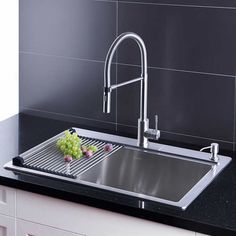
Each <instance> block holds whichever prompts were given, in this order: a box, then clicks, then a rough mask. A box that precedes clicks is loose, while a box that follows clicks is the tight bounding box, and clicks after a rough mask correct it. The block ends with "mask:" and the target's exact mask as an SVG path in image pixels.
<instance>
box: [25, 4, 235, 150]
mask: <svg viewBox="0 0 236 236" xmlns="http://www.w3.org/2000/svg"><path fill="white" fill-rule="evenodd" d="M235 28H236V3H235V1H234V0H227V1H220V0H205V1H203V0H191V1H187V0H34V1H32V0H20V111H21V112H26V113H31V114H38V115H42V116H46V117H50V118H56V119H63V120H67V121H72V122H76V123H78V125H79V124H86V125H88V126H91V127H95V128H99V127H102V128H105V129H108V130H113V131H117V132H118V133H121V134H127V135H131V136H134V135H135V134H136V132H137V130H136V126H137V119H138V116H139V91H140V89H139V84H138V83H137V84H133V85H131V86H127V87H122V88H120V89H118V90H117V92H114V93H113V94H112V109H111V114H103V113H102V94H103V88H102V86H103V66H104V60H105V57H106V53H107V51H108V49H109V46H110V45H111V43H112V42H113V40H114V39H115V38H116V37H117V36H118V34H120V33H122V32H126V31H133V32H136V33H138V34H139V35H140V36H141V37H142V38H143V39H144V41H145V43H146V46H147V50H148V65H149V69H148V73H149V87H148V89H149V93H148V116H149V119H150V125H151V126H152V125H153V123H154V118H153V117H154V115H155V114H158V115H159V121H160V122H159V128H160V130H161V132H162V140H163V141H165V140H167V141H168V140H169V141H176V142H181V143H186V144H187V143H189V144H193V145H196V146H202V145H207V144H209V143H211V142H213V141H214V142H219V143H220V145H221V147H222V148H224V149H227V150H230V151H232V150H234V149H235V148H234V147H236V139H235V131H236V130H235V125H236V121H235V110H236V109H235V108H236V105H235V93H236V87H235V73H236V43H235V42H236V31H235ZM113 62H114V63H113V67H112V83H116V82H122V81H125V80H129V79H131V78H134V77H135V76H139V74H140V67H139V62H140V55H139V50H138V48H137V46H136V45H135V44H134V43H133V42H132V41H130V40H127V41H126V42H123V44H122V45H121V46H120V48H119V50H118V53H117V56H116V57H115V59H114V60H113ZM162 140H160V142H162Z"/></svg>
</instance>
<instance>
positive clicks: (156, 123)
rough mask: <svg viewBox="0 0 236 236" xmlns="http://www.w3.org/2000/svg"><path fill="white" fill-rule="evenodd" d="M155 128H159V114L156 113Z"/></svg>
mask: <svg viewBox="0 0 236 236" xmlns="http://www.w3.org/2000/svg"><path fill="white" fill-rule="evenodd" d="M155 130H156V132H157V130H158V115H155Z"/></svg>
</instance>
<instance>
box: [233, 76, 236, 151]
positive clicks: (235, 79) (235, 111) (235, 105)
mask: <svg viewBox="0 0 236 236" xmlns="http://www.w3.org/2000/svg"><path fill="white" fill-rule="evenodd" d="M235 119H236V76H235V77H234V119H233V122H234V123H233V129H234V130H233V152H235V141H236V140H235V135H236V134H235V132H236V131H235V128H236V127H235V125H236V124H235V123H236V121H235Z"/></svg>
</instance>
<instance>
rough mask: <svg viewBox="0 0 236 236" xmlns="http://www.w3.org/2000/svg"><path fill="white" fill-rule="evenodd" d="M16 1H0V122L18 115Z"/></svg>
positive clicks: (17, 14)
mask: <svg viewBox="0 0 236 236" xmlns="http://www.w3.org/2000/svg"><path fill="white" fill-rule="evenodd" d="M18 12H19V11H18V0H0V121H1V120H3V119H6V118H7V117H9V116H12V115H14V114H16V113H18V100H19V99H18V84H19V82H18V81H19V79H18V77H19V76H18V51H19V50H18V41H19V40H18V38H19V36H18V35H19V33H18V32H19V30H18V21H19V20H18V16H19V13H18Z"/></svg>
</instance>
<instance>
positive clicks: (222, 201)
mask: <svg viewBox="0 0 236 236" xmlns="http://www.w3.org/2000/svg"><path fill="white" fill-rule="evenodd" d="M72 126H76V127H80V128H88V127H84V126H79V125H75V124H72V123H69V122H62V121H57V120H52V119H45V118H40V117H36V116H29V115H25V114H19V115H16V116H13V117H11V118H9V119H7V120H5V121H2V122H0V155H1V158H0V166H1V167H0V184H1V185H6V186H9V187H14V188H18V189H22V190H27V191H31V192H35V193H39V194H44V195H48V196H51V197H56V198H60V199H64V200H68V201H73V202H77V203H81V204H86V205H90V206H94V207H98V208H102V209H106V210H110V211H115V212H119V213H123V214H126V215H131V216H135V217H139V218H143V219H147V220H151V221H156V222H160V223H164V224H168V225H172V226H176V227H181V228H184V229H188V230H192V231H197V232H201V233H205V234H210V235H236V161H234V160H233V161H232V162H231V163H230V164H229V166H228V167H226V169H225V170H224V171H223V172H222V173H221V174H220V175H219V176H218V177H217V178H216V179H215V180H214V181H213V183H212V184H211V185H210V186H208V187H207V189H206V190H205V191H204V192H203V193H202V194H201V195H200V196H199V197H198V198H197V199H196V200H195V201H194V202H193V203H192V204H191V205H190V206H189V207H188V208H187V209H186V210H185V211H181V210H177V209H171V208H168V207H166V206H163V205H161V204H159V203H155V202H151V201H148V200H144V202H145V204H144V205H145V207H144V208H143V207H141V201H140V200H139V199H138V198H136V197H131V196H124V195H121V194H118V193H114V192H109V191H106V190H99V189H95V188H93V187H88V186H83V185H79V184H76V185H75V184H72V183H67V182H62V181H57V180H52V179H48V178H43V177H33V176H17V175H14V174H13V173H12V172H11V171H7V170H5V169H4V168H3V165H4V164H5V163H6V162H8V161H10V160H11V159H12V158H13V157H15V156H17V155H18V154H20V153H22V152H24V151H26V150H28V149H29V148H31V147H33V146H35V145H37V144H39V143H41V142H42V141H45V140H46V139H48V138H51V137H52V136H54V135H56V134H58V133H59V132H62V131H63V130H65V129H67V128H69V127H72ZM98 131H104V130H98ZM221 154H222V153H221ZM223 154H224V153H223ZM142 206H143V204H142Z"/></svg>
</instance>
